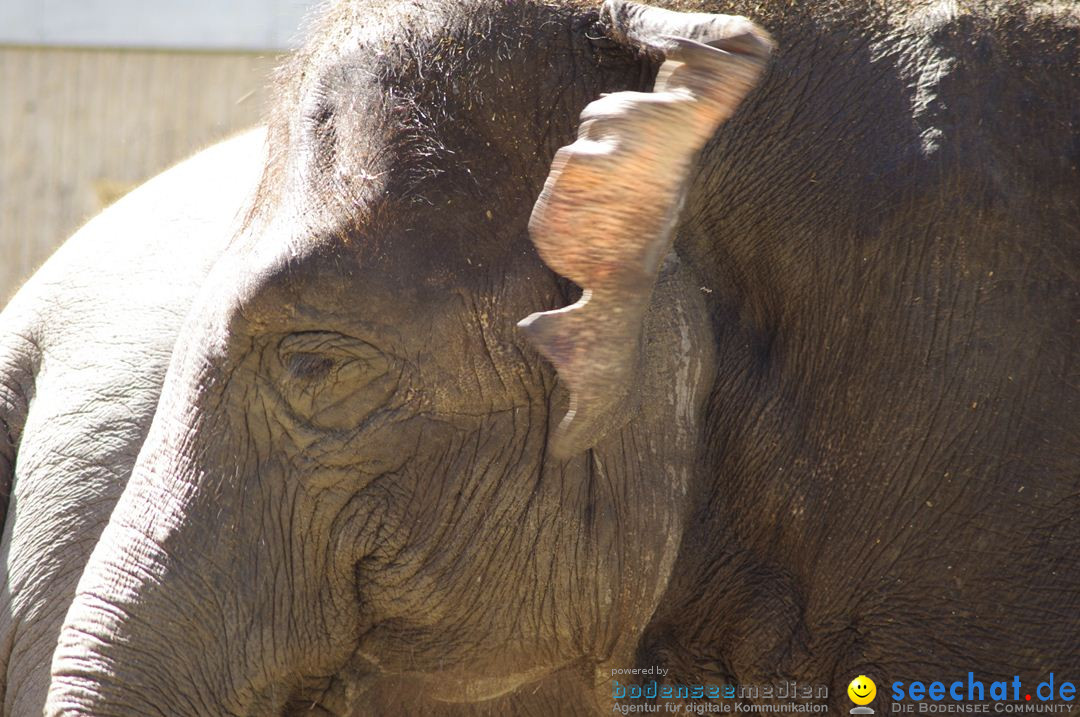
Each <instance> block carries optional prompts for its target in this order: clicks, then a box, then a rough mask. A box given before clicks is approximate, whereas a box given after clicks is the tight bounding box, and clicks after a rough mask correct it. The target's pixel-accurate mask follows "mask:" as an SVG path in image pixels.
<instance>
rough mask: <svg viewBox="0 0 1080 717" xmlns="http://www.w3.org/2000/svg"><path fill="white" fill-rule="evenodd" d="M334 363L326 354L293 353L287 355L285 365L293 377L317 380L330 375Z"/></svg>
mask: <svg viewBox="0 0 1080 717" xmlns="http://www.w3.org/2000/svg"><path fill="white" fill-rule="evenodd" d="M334 363H335V362H334V360H333V359H332V358H330V357H328V356H322V355H320V354H313V353H295V354H292V355H290V356H289V357H288V363H287V364H286V365H287V367H288V369H289V374H290V375H291V376H292V377H293V378H295V379H297V380H300V381H318V380H321V379H324V378H326V377H327V376H329V375H330V371H331V370H332V369H333V368H334Z"/></svg>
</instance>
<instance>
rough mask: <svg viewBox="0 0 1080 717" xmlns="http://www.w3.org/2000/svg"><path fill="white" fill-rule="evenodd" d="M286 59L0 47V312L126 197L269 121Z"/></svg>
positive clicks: (242, 55)
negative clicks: (55, 255) (271, 91)
mask: <svg viewBox="0 0 1080 717" xmlns="http://www.w3.org/2000/svg"><path fill="white" fill-rule="evenodd" d="M279 59H280V58H278V57H274V56H260V55H254V54H225V53H173V52H141V51H103V50H59V49H42V48H24V49H19V48H3V47H0V307H2V306H3V304H4V303H5V302H6V301H7V299H8V298H9V297H10V296H11V294H13V293H14V291H15V289H17V288H18V285H19V284H20V283H21V282H22V281H23V280H25V279H26V278H27V277H28V276H29V275H30V274H31V273H32V272H33V270H34V269H35V268H36V267H37V266H38V265H40V263H41V262H42V261H44V260H45V259H46V258H47V257H48V256H49V254H51V253H52V251H53V250H54V249H55V248H56V246H58V245H59V244H60V243H61V242H62V241H63V240H64V239H66V238H67V236H69V235H70V234H71V233H72V232H73V231H74V230H75V229H77V228H78V227H79V226H80V225H81V224H82V223H83V222H85V221H86V220H87V219H88V218H90V217H91V216H92V215H94V214H95V213H97V212H98V211H100V210H101V209H102V207H103V206H104V205H106V204H107V203H109V202H110V201H112V200H114V199H115V198H116V197H117V196H118V195H119V194H122V193H123V192H124V191H126V190H127V189H128V188H130V187H133V186H135V185H137V184H139V183H141V182H142V181H144V180H146V179H148V178H149V177H151V176H153V175H154V174H157V173H158V172H160V171H162V170H164V169H166V168H168V167H169V166H171V165H172V164H174V163H176V162H177V161H179V160H181V159H183V158H184V157H186V156H187V155H189V154H191V153H193V152H195V151H196V150H198V149H199V148H201V147H204V146H206V145H208V144H211V143H213V142H215V141H217V140H219V139H222V138H224V137H226V136H228V135H230V134H233V133H235V132H237V131H239V130H241V129H244V128H246V127H249V126H251V125H254V124H257V123H258V122H259V121H261V118H262V117H263V115H264V108H265V104H266V98H267V94H268V83H269V80H268V77H269V72H270V70H271V68H272V67H273V66H275V65H276V64H277V63H278V62H279Z"/></svg>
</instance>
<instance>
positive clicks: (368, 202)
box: [46, 0, 770, 715]
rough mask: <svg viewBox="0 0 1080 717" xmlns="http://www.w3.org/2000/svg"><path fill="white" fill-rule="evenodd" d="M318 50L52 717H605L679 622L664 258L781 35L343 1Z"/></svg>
mask: <svg viewBox="0 0 1080 717" xmlns="http://www.w3.org/2000/svg"><path fill="white" fill-rule="evenodd" d="M311 38H312V39H311V42H310V43H309V44H308V46H307V47H306V48H305V49H304V50H302V51H301V52H300V53H298V54H297V55H296V57H295V58H294V59H293V60H292V61H291V62H290V63H289V64H288V65H287V66H286V67H285V68H284V69H283V70H282V72H281V74H280V76H279V85H280V86H279V101H278V105H277V108H276V110H275V113H274V116H273V118H272V121H271V124H270V131H269V135H268V144H269V154H270V159H269V161H268V165H267V167H266V170H265V174H264V178H263V181H262V184H261V187H260V189H259V194H258V197H257V200H256V203H255V206H254V207H253V209H252V210H251V211H250V214H249V216H248V218H247V221H246V223H245V227H244V230H243V231H242V232H241V233H240V234H238V235H237V237H236V238H235V239H234V241H233V242H232V244H231V245H230V247H229V249H228V250H227V251H226V253H225V254H224V255H223V256H222V257H221V258H220V260H219V261H218V262H217V264H216V266H215V267H214V269H213V270H212V272H211V273H210V275H209V277H208V279H207V281H206V283H205V286H204V287H203V289H202V291H201V294H200V296H199V298H198V299H197V300H196V301H195V303H194V305H193V306H192V308H191V310H190V313H189V316H188V318H187V320H186V324H185V327H184V329H183V330H182V332H181V335H180V339H179V341H178V343H177V346H176V348H175V351H174V355H173V358H172V362H171V365H170V368H169V370H168V373H167V376H166V379H165V384H164V387H163V390H162V395H161V399H160V404H159V406H158V409H157V412H156V415H155V418H154V421H153V425H152V428H151V430H150V433H149V436H148V438H147V440H146V442H145V444H144V446H143V448H142V451H141V454H140V456H139V458H138V461H137V464H136V467H135V469H134V472H133V474H132V476H131V478H130V481H129V483H128V486H127V488H126V490H125V492H124V494H123V497H122V498H121V500H120V502H119V503H118V505H117V506H116V509H115V511H114V513H113V515H112V518H111V521H110V523H109V525H108V527H107V528H106V530H105V532H104V534H103V536H102V538H101V540H100V542H99V544H98V545H97V547H96V548H95V551H94V553H93V556H92V558H91V560H90V563H89V565H88V566H87V568H86V570H85V573H84V575H83V577H82V580H81V582H80V585H79V589H78V595H77V597H76V599H75V602H74V604H73V605H72V607H71V610H70V612H69V614H68V618H67V621H66V624H65V627H64V629H63V632H62V635H61V639H60V643H59V646H58V648H57V651H56V654H55V656H54V662H53V682H52V686H51V689H50V693H49V701H48V706H47V709H46V712H47V713H48V714H50V715H90V714H93V715H121V714H123V715H127V714H140V715H144V714H177V715H206V714H230V715H254V714H259V715H262V714H292V713H293V712H294V711H295V712H296V713H300V712H301V711H304V710H309V709H313V708H315V707H316V706H318V707H320V708H321V709H323V710H325V712H327V713H334V714H352V713H357V714H362V713H369V712H370V711H375V708H374V707H373V705H374V704H376V700H377V696H378V694H379V690H380V685H383V684H387V683H388V681H393V682H394V684H397V685H403V686H404V688H405V689H408V690H410V691H411V692H415V693H417V694H422V695H424V696H425V698H428V699H431V700H436V701H442V702H474V701H480V700H488V699H493V698H496V697H499V696H500V695H504V694H507V693H510V692H512V691H514V690H516V689H517V688H519V687H520V686H522V685H523V684H526V683H530V682H537V681H540V680H543V679H545V678H548V677H549V676H551V675H554V674H555V673H560V672H562V673H566V672H570V673H574V674H576V675H579V676H581V684H582V685H584V686H585V691H586V693H587V694H591V688H592V685H593V684H594V682H595V679H594V677H593V675H594V674H595V671H596V670H597V669H599V668H600V666H603V665H605V664H613V663H614V662H618V661H621V662H622V664H629V663H630V662H632V659H633V652H634V649H635V645H636V641H637V639H638V636H639V635H640V634H641V632H642V630H643V629H644V627H645V625H646V624H647V622H648V620H649V617H650V615H651V614H652V612H653V610H654V608H655V606H656V604H657V601H658V600H659V598H660V596H661V595H662V593H663V591H664V588H665V585H666V583H667V579H668V575H669V573H670V570H671V566H672V563H673V560H674V558H675V556H676V552H677V549H678V546H679V541H680V537H681V535H682V530H683V525H684V522H685V513H686V504H687V501H688V496H689V495H690V494H691V493H692V492H693V489H694V484H695V475H696V470H697V466H698V453H699V451H698V446H699V443H700V438H701V437H700V432H701V415H700V414H701V411H702V403H703V400H704V398H705V396H706V395H707V393H708V390H709V387H710V385H711V381H712V366H713V350H714V348H713V344H714V342H713V338H712V331H711V328H710V322H709V319H708V316H707V314H706V309H705V306H704V303H703V299H702V294H701V292H700V291H699V285H700V282H698V281H697V280H696V278H695V275H694V270H693V268H692V267H690V266H688V265H686V264H685V263H684V262H681V261H680V260H679V257H678V256H677V255H676V254H675V253H673V252H672V251H671V247H672V236H673V232H674V231H675V228H676V225H677V219H678V216H679V210H680V206H681V205H682V204H683V202H684V199H683V198H684V195H685V191H684V190H685V187H686V185H687V183H688V182H689V181H690V178H691V174H692V170H693V167H694V161H695V158H696V155H697V152H698V150H699V149H700V148H701V147H702V145H703V144H704V143H705V142H706V140H708V139H709V137H710V136H711V135H712V134H713V132H714V131H715V129H716V128H717V126H718V125H719V123H721V122H722V121H723V120H724V119H725V118H727V117H728V116H729V115H730V114H731V113H732V112H733V111H734V110H735V107H736V106H737V105H738V103H739V101H740V100H741V99H742V97H743V96H744V95H745V94H746V93H747V92H748V91H749V90H750V89H751V87H752V86H753V85H754V83H755V82H756V79H757V77H758V75H759V73H760V71H761V68H762V66H763V65H764V62H765V60H766V58H767V56H768V54H769V50H770V41H769V40H768V38H767V36H766V35H765V34H764V33H763V32H762V31H761V30H759V29H758V28H756V27H755V26H753V25H752V24H751V23H749V22H748V21H745V20H742V19H740V18H733V17H726V16H720V15H707V14H681V13H675V12H668V11H664V10H658V9H652V8H646V7H643V6H638V5H634V4H631V3H626V2H620V1H609V2H608V3H606V4H605V5H604V6H603V8H602V9H601V11H600V12H597V11H596V10H590V9H582V8H580V7H575V6H567V7H552V6H549V5H546V4H535V5H534V4H521V3H505V2H502V1H501V0H499V2H495V1H494V0H491V1H490V2H488V1H479V0H459V1H456V2H447V3H442V4H439V5H438V6H437V7H435V8H428V7H425V8H424V9H422V10H421V9H418V7H417V6H416V5H414V4H409V3H401V4H394V3H382V2H341V3H338V4H335V5H333V6H332V7H330V8H329V9H328V10H327V11H326V12H325V14H324V16H323V17H322V18H321V20H320V21H319V22H318V23H317V24H316V26H315V27H314V28H313V31H312V33H311ZM661 62H663V65H662V66H661ZM657 68H659V73H660V74H659V75H658V77H657V79H656V87H655V90H654V92H652V93H648V92H644V91H641V90H647V89H648V86H649V85H650V84H651V80H652V75H653V73H654V72H656V70H657ZM628 90H639V91H628ZM603 93H613V94H607V95H606V96H602V95H603ZM601 96H602V97H601ZM597 97H601V98H600V99H598V100H596V101H595V102H593V103H592V104H589V105H588V106H587V107H585V105H586V103H588V102H589V101H591V100H595V99H596V98H597ZM583 107H584V113H583V114H582V109H583ZM579 114H581V128H580V132H579V136H578V140H577V141H576V142H574V143H573V144H571V145H569V147H566V148H565V149H563V150H561V151H559V152H558V153H556V149H557V148H558V146H560V145H563V144H566V143H567V142H568V141H569V140H570V139H571V136H572V132H573V130H574V127H575V124H576V122H577V119H578V116H579ZM553 156H554V158H555V159H554V166H552V157H553ZM549 170H550V176H549ZM545 178H546V184H545ZM537 196H540V200H539V202H537V201H536V199H537ZM534 203H535V207H536V209H535V211H533V210H534ZM530 218H531V221H530ZM530 232H531V239H530ZM534 243H535V246H534ZM544 262H546V263H547V266H545V263H544ZM549 266H550V269H549V268H548V267H549ZM551 269H554V270H555V271H556V272H558V274H561V275H563V277H566V278H568V279H570V280H573V281H574V282H577V284H578V285H580V287H581V290H582V291H583V293H581V294H580V298H579V293H578V292H579V289H578V288H577V287H576V286H575V285H573V284H571V283H570V282H568V281H567V280H566V279H564V278H561V277H560V276H559V275H557V274H556V273H554V272H553V271H552V270H551ZM575 301H576V303H574V302H575ZM566 304H572V305H571V306H569V307H567V308H563V309H556V310H555V311H548V313H539V314H537V312H541V311H545V310H551V309H553V308H554V307H559V306H564V305H566ZM530 315H531V316H530ZM524 316H529V319H527V320H525V321H524V322H523V323H522V327H521V328H519V327H518V325H517V323H518V320H519V319H521V318H522V317H524ZM537 349H538V350H539V352H538V351H537ZM549 361H550V362H549ZM564 416H565V418H564ZM304 713H305V714H307V713H308V712H306V711H305V712H304Z"/></svg>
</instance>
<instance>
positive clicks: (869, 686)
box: [847, 675, 877, 705]
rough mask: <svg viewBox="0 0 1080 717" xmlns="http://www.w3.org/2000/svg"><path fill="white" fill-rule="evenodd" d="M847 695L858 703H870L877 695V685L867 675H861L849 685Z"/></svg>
mask: <svg viewBox="0 0 1080 717" xmlns="http://www.w3.org/2000/svg"><path fill="white" fill-rule="evenodd" d="M847 695H848V697H850V698H851V701H852V702H854V703H855V704H857V705H868V704H870V703H871V702H873V701H874V698H875V697H876V696H877V685H875V684H874V681H873V680H871V679H870V678H869V677H867V676H866V675H859V676H858V677H856V678H855V679H854V680H852V681H851V684H849V685H848V686H847Z"/></svg>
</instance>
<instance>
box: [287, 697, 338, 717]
mask: <svg viewBox="0 0 1080 717" xmlns="http://www.w3.org/2000/svg"><path fill="white" fill-rule="evenodd" d="M301 715H311V717H340V715H338V714H337V713H336V712H331V711H330V710H329V709H327V708H326V707H325V706H323V705H322V704H320V703H319V702H318V701H315V700H310V699H307V698H303V699H294V700H290V701H289V703H288V704H286V705H285V708H284V709H283V710H282V711H281V717H301Z"/></svg>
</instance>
